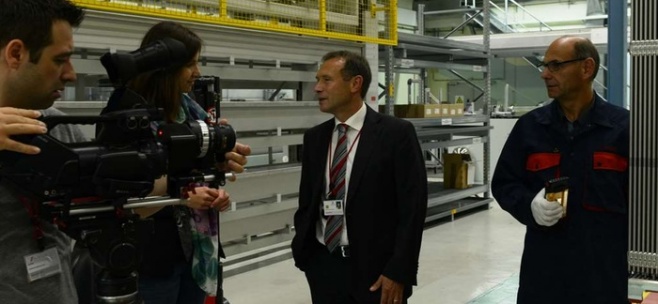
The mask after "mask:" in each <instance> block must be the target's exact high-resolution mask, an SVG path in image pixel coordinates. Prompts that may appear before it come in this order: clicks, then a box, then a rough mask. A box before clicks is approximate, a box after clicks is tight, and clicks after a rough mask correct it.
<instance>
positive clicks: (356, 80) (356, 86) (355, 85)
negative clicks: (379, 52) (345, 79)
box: [350, 75, 363, 94]
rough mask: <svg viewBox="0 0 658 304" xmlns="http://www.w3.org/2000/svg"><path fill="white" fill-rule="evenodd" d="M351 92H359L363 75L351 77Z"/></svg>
mask: <svg viewBox="0 0 658 304" xmlns="http://www.w3.org/2000/svg"><path fill="white" fill-rule="evenodd" d="M351 84H352V85H351V90H350V91H351V92H352V93H359V94H361V87H362V86H363V76H361V75H356V76H354V77H353V78H352V81H351Z"/></svg>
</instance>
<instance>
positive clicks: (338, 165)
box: [324, 124, 348, 252]
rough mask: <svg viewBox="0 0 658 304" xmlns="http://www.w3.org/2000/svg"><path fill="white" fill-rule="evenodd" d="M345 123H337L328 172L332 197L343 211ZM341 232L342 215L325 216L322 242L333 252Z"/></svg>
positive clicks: (345, 160)
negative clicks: (332, 154)
mask: <svg viewBox="0 0 658 304" xmlns="http://www.w3.org/2000/svg"><path fill="white" fill-rule="evenodd" d="M347 127H348V126H347V125H346V124H339V125H338V142H337V143H336V151H335V153H334V158H333V159H332V161H331V164H332V165H331V171H330V172H329V185H330V187H329V188H330V189H329V191H331V194H333V196H334V199H337V200H342V201H343V204H342V206H341V207H342V208H343V212H344V210H345V204H344V202H345V171H346V167H347ZM342 233H343V216H342V215H330V216H328V217H327V226H326V227H325V229H324V243H325V245H326V246H327V249H329V252H333V251H334V250H335V249H336V248H337V247H338V245H340V236H341V234H342Z"/></svg>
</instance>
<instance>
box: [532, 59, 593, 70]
mask: <svg viewBox="0 0 658 304" xmlns="http://www.w3.org/2000/svg"><path fill="white" fill-rule="evenodd" d="M585 59H587V58H576V59H571V60H566V61H557V60H553V61H549V62H540V63H539V64H538V65H537V68H538V69H539V70H540V71H542V72H543V71H544V69H545V68H548V70H549V71H551V72H557V71H559V70H560V69H561V68H562V65H564V64H567V63H572V62H576V61H582V60H585Z"/></svg>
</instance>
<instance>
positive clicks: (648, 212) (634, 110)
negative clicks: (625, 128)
mask: <svg viewBox="0 0 658 304" xmlns="http://www.w3.org/2000/svg"><path fill="white" fill-rule="evenodd" d="M631 9H632V14H631V16H632V23H631V27H632V28H631V43H630V45H629V49H630V54H631V100H630V103H629V104H630V108H631V145H630V147H631V151H630V154H631V159H630V164H631V167H630V193H629V196H630V215H629V216H630V217H629V220H630V222H629V228H630V229H629V233H630V235H629V236H630V238H629V255H628V259H629V268H630V269H629V270H630V274H631V278H633V279H645V280H650V281H656V280H658V94H657V92H658V91H657V89H656V87H658V77H657V76H656V75H657V74H658V21H657V20H656V18H655V16H656V15H658V3H657V2H656V1H655V0H633V1H632V2H631ZM610 43H612V41H611V42H610Z"/></svg>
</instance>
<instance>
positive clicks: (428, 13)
mask: <svg viewBox="0 0 658 304" xmlns="http://www.w3.org/2000/svg"><path fill="white" fill-rule="evenodd" d="M477 10H478V9H477V8H457V9H451V10H441V11H428V12H425V15H443V14H453V13H467V12H472V11H477Z"/></svg>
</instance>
